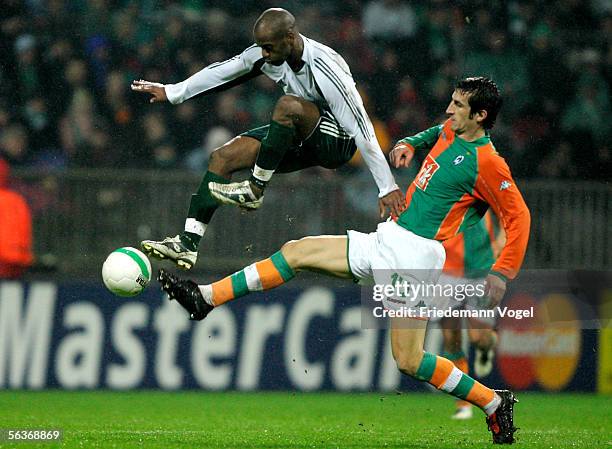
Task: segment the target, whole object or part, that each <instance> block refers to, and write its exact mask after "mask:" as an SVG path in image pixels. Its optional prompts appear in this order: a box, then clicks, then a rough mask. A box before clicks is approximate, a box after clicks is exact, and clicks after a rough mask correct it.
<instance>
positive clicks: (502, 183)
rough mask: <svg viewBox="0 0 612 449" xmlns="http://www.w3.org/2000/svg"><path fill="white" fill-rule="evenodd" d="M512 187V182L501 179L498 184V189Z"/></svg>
mask: <svg viewBox="0 0 612 449" xmlns="http://www.w3.org/2000/svg"><path fill="white" fill-rule="evenodd" d="M510 187H512V183H511V182H510V181H502V182H501V184H500V185H499V191H500V192H501V191H502V190H506V189H509V188H510Z"/></svg>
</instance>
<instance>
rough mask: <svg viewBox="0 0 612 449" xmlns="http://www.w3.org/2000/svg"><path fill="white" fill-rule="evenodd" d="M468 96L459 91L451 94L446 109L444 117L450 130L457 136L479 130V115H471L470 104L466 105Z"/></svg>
mask: <svg viewBox="0 0 612 449" xmlns="http://www.w3.org/2000/svg"><path fill="white" fill-rule="evenodd" d="M468 99H469V94H466V93H463V92H461V91H459V90H456V91H454V92H453V96H452V98H451V102H450V104H449V105H448V107H447V108H446V115H448V117H449V119H450V121H451V129H452V130H453V131H455V134H457V135H458V136H460V135H462V134H466V133H468V134H469V133H472V132H474V131H475V130H477V129H478V128H480V126H481V125H480V123H479V122H478V121H477V119H480V118H481V116H480V114H472V113H471V112H472V110H471V108H470V104H469V103H468Z"/></svg>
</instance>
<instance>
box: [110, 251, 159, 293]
mask: <svg viewBox="0 0 612 449" xmlns="http://www.w3.org/2000/svg"><path fill="white" fill-rule="evenodd" d="M102 280H103V281H104V285H106V288H108V289H109V290H110V291H111V292H113V293H114V294H115V295H117V296H124V297H128V296H136V295H138V294H139V293H140V292H142V291H143V290H144V289H145V287H146V286H147V285H148V284H149V281H151V262H149V259H148V258H147V256H145V255H144V254H143V253H142V252H140V251H139V250H137V249H136V248H132V247H129V246H126V247H124V248H118V249H116V250H115V251H113V252H112V253H110V254H109V256H108V257H107V258H106V260H105V261H104V265H102Z"/></svg>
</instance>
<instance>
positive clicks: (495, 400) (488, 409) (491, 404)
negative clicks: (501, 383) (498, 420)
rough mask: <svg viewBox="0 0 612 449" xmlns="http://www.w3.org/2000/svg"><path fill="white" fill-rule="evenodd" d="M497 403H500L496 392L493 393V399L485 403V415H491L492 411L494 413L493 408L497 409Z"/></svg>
mask: <svg viewBox="0 0 612 449" xmlns="http://www.w3.org/2000/svg"><path fill="white" fill-rule="evenodd" d="M499 404H501V398H500V397H499V395H498V394H497V393H495V396H494V397H493V400H492V401H491V402H489V403H488V404H487V405H485V406H484V408H483V410H484V412H485V413H486V414H487V416H491V415H492V414H493V413H495V410H497V407H499Z"/></svg>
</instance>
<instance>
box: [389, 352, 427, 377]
mask: <svg viewBox="0 0 612 449" xmlns="http://www.w3.org/2000/svg"><path fill="white" fill-rule="evenodd" d="M422 359H423V351H422V350H421V351H400V352H399V353H398V354H396V355H395V363H396V364H397V369H399V370H400V371H401V372H402V373H404V374H406V375H408V376H414V375H416V373H417V371H418V370H419V366H420V365H421V360H422Z"/></svg>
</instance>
